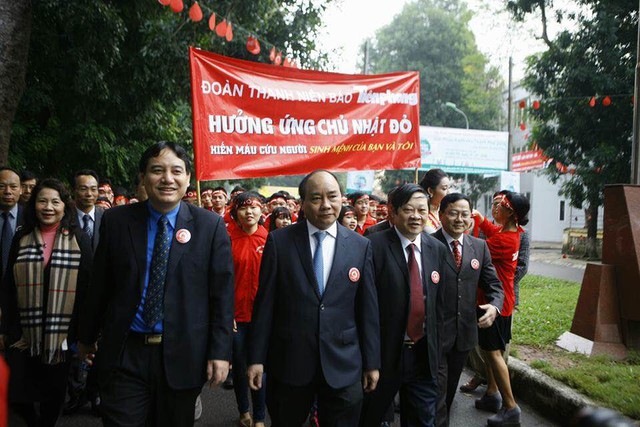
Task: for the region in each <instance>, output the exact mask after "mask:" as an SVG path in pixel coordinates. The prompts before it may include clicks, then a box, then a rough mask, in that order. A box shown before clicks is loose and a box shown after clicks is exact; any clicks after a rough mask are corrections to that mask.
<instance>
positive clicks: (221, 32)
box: [216, 19, 227, 37]
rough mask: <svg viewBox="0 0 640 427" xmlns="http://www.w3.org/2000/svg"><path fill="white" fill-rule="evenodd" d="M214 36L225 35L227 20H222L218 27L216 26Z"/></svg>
mask: <svg viewBox="0 0 640 427" xmlns="http://www.w3.org/2000/svg"><path fill="white" fill-rule="evenodd" d="M216 34H217V35H218V36H219V37H224V36H225V35H226V34H227V20H226V19H223V20H222V21H220V23H219V24H218V25H216Z"/></svg>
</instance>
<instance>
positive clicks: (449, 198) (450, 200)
mask: <svg viewBox="0 0 640 427" xmlns="http://www.w3.org/2000/svg"><path fill="white" fill-rule="evenodd" d="M460 200H466V201H467V203H469V209H472V208H473V205H472V204H471V199H469V197H467V196H465V195H464V194H462V193H450V194H447V195H446V196H444V197H443V198H442V201H441V202H440V212H444V211H445V210H446V209H447V206H449V205H452V204H454V203H456V202H459V201H460Z"/></svg>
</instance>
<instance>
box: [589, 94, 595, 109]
mask: <svg viewBox="0 0 640 427" xmlns="http://www.w3.org/2000/svg"><path fill="white" fill-rule="evenodd" d="M595 106H596V97H595V96H592V97H591V99H590V100H589V107H591V108H593V107H595Z"/></svg>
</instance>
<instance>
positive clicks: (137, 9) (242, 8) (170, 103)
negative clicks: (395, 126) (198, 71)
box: [10, 0, 329, 184]
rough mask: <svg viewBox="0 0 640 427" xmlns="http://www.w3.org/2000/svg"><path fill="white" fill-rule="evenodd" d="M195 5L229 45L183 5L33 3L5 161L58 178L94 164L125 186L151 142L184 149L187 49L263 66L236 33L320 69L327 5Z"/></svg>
mask: <svg viewBox="0 0 640 427" xmlns="http://www.w3.org/2000/svg"><path fill="white" fill-rule="evenodd" d="M200 3H201V5H202V7H203V9H204V10H205V12H207V11H208V8H209V7H213V8H215V11H216V12H217V13H218V15H223V16H226V17H227V18H228V19H229V20H230V21H232V22H233V23H234V24H235V25H236V26H235V27H234V34H235V39H234V40H233V41H232V42H227V41H226V40H224V39H223V38H220V37H217V36H216V35H215V33H213V32H211V31H210V30H209V28H208V23H207V19H204V20H202V21H201V22H198V23H193V22H191V21H190V20H189V18H188V15H187V13H188V12H187V8H185V10H184V11H183V12H182V13H181V14H174V13H172V12H170V11H169V9H168V8H163V7H162V6H161V5H160V4H159V3H158V2H157V1H153V0H144V1H142V0H141V1H123V0H110V1H99V2H96V1H90V0H74V1H65V2H63V1H59V0H41V1H37V2H34V4H33V30H32V35H31V45H30V50H29V64H28V71H27V88H26V91H25V93H24V96H23V98H22V101H21V104H20V107H19V109H18V112H17V114H16V119H15V121H14V126H13V134H12V144H11V147H10V159H11V164H12V165H13V166H15V167H17V168H25V167H26V168H29V169H31V170H33V171H35V172H36V173H37V174H39V175H41V176H57V177H61V178H63V179H64V178H68V176H69V175H70V174H71V173H72V172H73V171H74V170H76V169H80V168H85V167H92V168H95V169H96V170H97V171H98V173H99V174H100V175H101V176H109V177H111V178H112V179H113V180H114V181H115V182H117V183H119V184H126V183H129V182H131V180H132V178H133V176H134V175H135V173H136V167H137V164H136V163H137V159H138V158H139V156H140V154H141V153H142V151H143V150H144V149H145V148H146V147H148V146H149V145H150V144H151V143H152V142H155V141H159V140H171V141H177V142H181V143H182V144H184V145H185V146H188V147H190V146H191V108H190V97H189V93H190V92H189V66H188V47H189V46H197V47H200V48H202V49H205V50H210V51H213V52H216V53H220V54H224V55H228V56H232V57H235V58H240V59H249V60H259V61H265V62H266V61H267V60H268V47H267V46H264V45H263V46H262V53H261V54H260V55H259V57H257V58H256V57H254V56H252V55H251V54H250V53H248V52H247V50H246V48H245V43H244V40H246V37H247V36H248V35H249V34H247V33H244V32H242V30H241V29H240V27H242V28H246V29H247V30H250V31H255V32H256V33H257V34H258V35H259V36H261V37H262V38H264V39H266V40H269V41H270V42H272V43H274V44H275V45H276V46H278V48H282V49H285V52H286V53H287V55H289V56H290V57H292V58H297V59H298V60H299V61H300V63H301V64H303V65H304V66H306V67H315V68H321V67H322V66H323V65H324V64H325V63H326V57H325V56H323V55H318V54H316V53H314V52H315V50H316V35H317V30H318V28H319V26H320V24H321V15H322V12H323V11H324V10H325V8H326V7H327V4H328V3H329V2H313V1H297V0H279V1H276V0H254V1H241V2H238V1H232V0H219V1H216V2H213V1H208V0H205V1H203V2H200ZM188 6H190V2H187V7H188ZM206 15H207V17H208V14H206ZM254 34H255V33H254ZM269 47H270V46H269Z"/></svg>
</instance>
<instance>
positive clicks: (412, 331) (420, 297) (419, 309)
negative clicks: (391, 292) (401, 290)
mask: <svg viewBox="0 0 640 427" xmlns="http://www.w3.org/2000/svg"><path fill="white" fill-rule="evenodd" d="M415 246H416V245H415V244H413V243H411V244H410V245H409V246H407V252H408V253H409V262H408V263H407V264H408V267H409V279H410V284H411V301H410V309H409V322H408V324H407V335H408V336H409V338H410V339H411V341H413V342H418V341H419V340H420V338H422V337H423V336H424V291H423V289H422V279H421V278H420V269H419V268H418V262H417V261H416V256H415V253H414V250H413V248H415Z"/></svg>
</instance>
